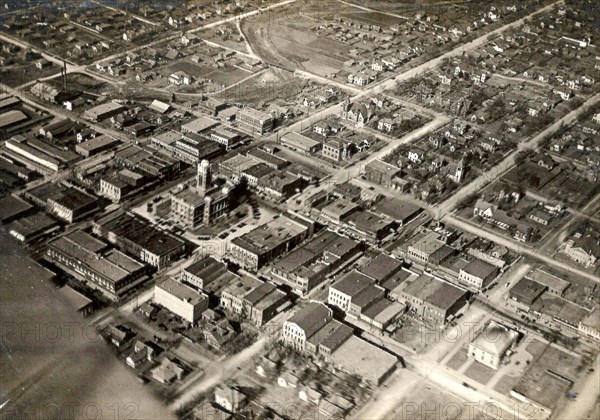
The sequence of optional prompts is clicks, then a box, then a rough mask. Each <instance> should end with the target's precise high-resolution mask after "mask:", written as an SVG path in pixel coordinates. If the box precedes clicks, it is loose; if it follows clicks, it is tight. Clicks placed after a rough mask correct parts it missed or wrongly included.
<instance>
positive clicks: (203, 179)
mask: <svg viewBox="0 0 600 420" xmlns="http://www.w3.org/2000/svg"><path fill="white" fill-rule="evenodd" d="M211 182H212V180H211V173H210V163H209V162H208V160H206V159H204V160H203V161H202V162H200V163H199V164H198V175H197V176H196V186H197V187H198V188H199V189H200V190H201V191H206V190H207V189H208V187H209V186H210V185H211Z"/></svg>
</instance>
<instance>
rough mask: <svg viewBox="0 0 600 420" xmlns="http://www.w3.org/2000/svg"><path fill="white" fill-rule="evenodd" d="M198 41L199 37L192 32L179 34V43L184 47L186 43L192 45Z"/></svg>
mask: <svg viewBox="0 0 600 420" xmlns="http://www.w3.org/2000/svg"><path fill="white" fill-rule="evenodd" d="M198 41H199V38H198V37H197V36H196V35H195V34H192V33H187V34H183V35H182V36H181V44H182V45H183V46H184V47H187V46H188V45H193V44H196V43H197V42H198Z"/></svg>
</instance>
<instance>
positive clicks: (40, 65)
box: [35, 58, 52, 70]
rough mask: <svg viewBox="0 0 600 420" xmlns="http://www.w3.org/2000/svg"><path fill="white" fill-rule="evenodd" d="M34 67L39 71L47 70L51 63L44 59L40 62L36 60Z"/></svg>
mask: <svg viewBox="0 0 600 420" xmlns="http://www.w3.org/2000/svg"><path fill="white" fill-rule="evenodd" d="M35 67H37V68H38V69H39V70H43V69H47V68H49V67H52V62H50V61H48V60H46V59H45V58H42V59H41V60H38V61H37V62H36V63H35Z"/></svg>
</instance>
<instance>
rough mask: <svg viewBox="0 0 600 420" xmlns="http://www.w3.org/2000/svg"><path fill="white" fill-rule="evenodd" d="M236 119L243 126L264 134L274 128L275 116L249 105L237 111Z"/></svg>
mask: <svg viewBox="0 0 600 420" xmlns="http://www.w3.org/2000/svg"><path fill="white" fill-rule="evenodd" d="M235 120H236V121H237V122H238V124H239V125H240V126H241V127H243V128H245V129H247V130H249V131H251V132H253V133H257V134H264V133H265V132H267V131H271V130H272V129H273V117H272V116H271V115H270V114H267V113H266V112H262V111H258V110H256V109H254V108H250V107H248V106H245V107H244V108H242V109H240V110H239V111H238V112H237V114H236V117H235Z"/></svg>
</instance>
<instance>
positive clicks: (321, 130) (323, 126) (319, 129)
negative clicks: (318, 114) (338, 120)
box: [313, 121, 331, 137]
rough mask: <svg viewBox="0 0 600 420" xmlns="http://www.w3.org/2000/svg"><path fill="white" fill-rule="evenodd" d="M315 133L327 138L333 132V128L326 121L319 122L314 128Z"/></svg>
mask: <svg viewBox="0 0 600 420" xmlns="http://www.w3.org/2000/svg"><path fill="white" fill-rule="evenodd" d="M313 131H314V132H315V133H317V134H320V135H322V136H323V137H327V136H328V135H329V133H330V131H331V127H330V126H329V124H327V122H325V121H319V122H318V123H316V124H315V125H314V126H313Z"/></svg>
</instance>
